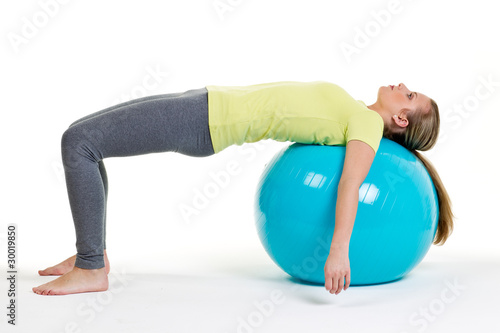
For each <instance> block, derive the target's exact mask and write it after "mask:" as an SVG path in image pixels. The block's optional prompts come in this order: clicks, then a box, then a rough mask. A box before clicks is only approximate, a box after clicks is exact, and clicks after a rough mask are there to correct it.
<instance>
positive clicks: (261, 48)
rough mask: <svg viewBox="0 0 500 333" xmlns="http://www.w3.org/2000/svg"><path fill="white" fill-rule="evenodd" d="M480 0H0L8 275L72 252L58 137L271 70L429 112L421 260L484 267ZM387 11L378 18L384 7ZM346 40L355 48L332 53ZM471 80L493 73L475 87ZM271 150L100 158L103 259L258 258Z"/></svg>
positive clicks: (498, 53)
mask: <svg viewBox="0 0 500 333" xmlns="http://www.w3.org/2000/svg"><path fill="white" fill-rule="evenodd" d="M47 3H51V4H52V5H50V6H48V5H43V4H47ZM217 3H219V4H225V6H228V7H226V11H224V10H223V9H221V8H222V7H219V9H218V10H217V9H216V7H215V6H214V4H217ZM394 3H395V4H396V5H392V4H394ZM54 4H57V7H55V6H54ZM221 6H222V5H221ZM394 6H395V7H394ZM44 8H45V9H44ZM394 8H396V9H395V10H394ZM495 8H496V6H495V5H494V2H492V1H488V0H476V1H467V2H465V1H454V2H452V1H431V0H419V1H417V0H414V1H410V0H400V1H399V2H391V1H389V0H384V1H380V0H377V1H368V0H365V1H327V0H310V1H295V0H286V1H285V0H280V1H264V0H241V1H236V0H232V1H229V0H222V1H219V2H217V1H213V0H196V1H194V0H192V1H153V0H146V1H118V0H114V1H68V2H67V3H65V4H62V3H59V2H54V1H48V0H45V1H43V0H42V1H40V2H38V1H31V0H29V1H22V2H21V1H18V2H9V4H8V5H7V4H5V3H3V4H2V5H1V8H0V22H2V23H1V27H2V35H1V36H2V39H1V42H0V48H1V54H2V61H1V63H0V69H1V70H0V73H1V80H0V84H1V87H0V88H1V92H2V93H1V95H2V98H0V109H1V112H2V118H1V123H0V125H1V130H0V142H1V153H2V158H1V163H0V168H1V172H0V177H1V188H2V192H1V199H2V200H1V202H2V205H1V207H2V209H1V211H0V212H1V213H0V214H1V215H0V216H1V218H0V235H2V243H1V244H2V245H1V246H2V248H3V249H5V242H4V241H5V231H6V228H7V224H8V223H16V224H17V226H18V231H19V248H18V250H19V263H20V267H21V271H22V274H26V276H34V275H35V274H36V270H37V269H39V268H44V267H46V266H49V265H52V264H55V263H57V262H59V261H61V260H62V259H64V258H66V257H68V256H70V255H72V254H74V253H75V247H74V243H75V236H74V229H73V224H72V219H71V212H70V208H69V203H68V199H67V194H66V188H65V182H64V178H63V173H62V169H61V166H62V165H61V157H60V139H61V135H62V133H63V132H64V130H65V129H66V128H67V127H68V126H69V124H70V123H71V122H73V121H75V120H77V119H78V118H80V117H83V116H85V115H87V114H89V113H92V112H95V111H98V110H101V109H103V108H106V107H108V106H111V105H113V104H116V103H117V102H121V101H124V100H127V99H130V98H133V97H142V96H145V95H153V94H161V93H169V92H181V91H184V90H188V89H194V88H201V87H203V86H205V85H210V84H219V85H248V84H257V83H265V82H273V81H282V80H296V81H315V80H326V81H330V82H334V83H336V84H339V85H340V86H342V87H343V88H344V89H346V90H347V91H348V92H349V93H350V94H351V95H352V96H353V97H355V98H356V99H361V100H363V101H365V102H366V103H367V104H368V103H373V102H374V101H375V99H376V93H377V89H378V87H379V86H381V85H388V84H398V83H400V82H403V83H405V84H406V85H407V86H408V87H409V89H411V90H414V91H418V92H422V93H424V94H426V95H428V96H430V97H432V98H433V99H435V100H436V101H437V103H438V105H439V107H440V110H441V124H442V125H441V133H442V136H441V139H440V140H439V141H438V143H437V146H436V147H435V148H434V149H433V150H432V151H430V152H429V153H426V155H427V156H428V157H429V158H430V159H431V161H432V162H433V164H434V165H435V166H436V168H437V170H438V172H439V174H440V175H441V178H442V180H443V182H444V184H445V186H446V187H447V189H448V191H449V194H450V197H451V200H452V202H453V208H454V213H455V215H456V217H457V218H456V221H455V222H456V227H455V231H454V233H453V235H452V237H451V238H450V239H449V241H448V242H447V243H446V244H445V245H444V246H443V247H436V246H433V247H432V248H431V250H430V251H429V254H428V256H427V257H426V258H425V259H424V261H428V262H430V261H442V260H444V261H446V260H447V259H446V258H455V259H456V260H460V259H459V258H469V259H471V260H472V261H475V260H477V261H481V260H484V259H485V258H491V259H493V260H496V262H498V259H499V253H500V251H499V248H500V242H498V235H499V232H500V226H499V222H500V219H499V217H498V211H497V209H498V199H499V194H498V189H499V188H500V177H499V174H498V157H497V152H498V148H497V145H496V142H497V141H498V139H497V136H498V130H497V127H498V124H499V121H500V116H499V112H500V108H499V106H500V65H499V59H500V46H499V43H498V38H497V37H498V32H499V31H500V23H498V22H499V21H498V13H497V11H496V9H495ZM388 9H391V10H392V12H393V13H392V14H390V15H389V16H387V15H385V16H384V15H383V14H382V12H383V11H385V13H387V10H388ZM45 12H48V13H49V14H50V15H49V14H44V13H45ZM377 20H379V21H378V23H377ZM31 25H33V26H31ZM33 27H34V28H33ZM360 31H365V32H367V33H368V37H365V38H362V37H360V36H361V34H360ZM347 44H349V45H351V47H353V48H354V47H356V48H357V51H356V53H352V54H350V55H346V54H345V53H344V52H343V51H342V46H344V47H346V46H345V45H347ZM152 71H156V72H157V74H156V76H155V78H156V79H152V78H154V77H152V76H150V75H151V74H150V73H151V72H152ZM158 73H159V74H158ZM144 80H147V82H148V83H149V84H147V85H146V87H144V82H145V81H144ZM488 80H489V81H491V82H493V84H492V85H491V86H488V87H486V86H484V83H483V82H484V81H488ZM488 89H490V90H488ZM477 94H479V95H477ZM477 97H479V98H477ZM285 145H286V144H284V143H276V142H262V143H259V144H254V145H245V146H244V147H240V148H238V147H235V146H233V147H231V148H228V149H226V150H225V151H223V152H221V153H220V154H217V155H214V156H211V157H207V158H193V157H187V156H183V155H178V154H175V153H166V154H149V155H143V156H135V157H128V158H110V159H107V160H105V161H104V162H105V164H106V167H107V171H108V177H109V182H110V188H109V201H108V228H107V230H108V237H107V244H108V253H109V255H110V259H111V261H112V265H116V266H117V267H126V269H127V271H128V272H141V273H145V272H146V273H162V274H168V273H169V272H171V271H172V270H183V272H184V273H186V272H192V274H197V273H202V272H208V271H212V272H215V273H214V274H216V273H217V272H219V273H220V272H222V271H224V270H231V268H230V267H239V268H240V269H241V272H245V267H246V265H247V263H249V262H251V263H254V264H256V265H258V264H259V263H270V259H269V258H268V257H267V254H266V253H265V252H264V250H263V249H262V246H261V244H260V242H259V240H258V238H257V235H256V232H255V227H254V218H253V203H254V194H255V189H256V185H257V181H258V179H259V177H260V174H261V172H262V170H263V168H264V166H265V164H266V163H267V162H268V161H269V160H270V159H271V157H272V156H273V155H274V154H275V152H277V151H278V150H280V149H281V148H282V147H284V146H285ZM241 148H243V150H242V149H241ZM231 163H236V164H237V165H238V170H239V173H238V174H237V175H234V176H232V177H231V179H230V183H229V185H228V186H226V187H224V188H222V189H221V191H220V193H219V194H218V195H217V196H215V197H214V198H212V199H210V202H209V204H208V207H206V208H204V209H201V210H200V211H199V214H198V215H196V216H192V217H191V218H190V219H187V218H185V217H183V215H182V214H181V213H180V207H181V206H182V205H192V201H193V199H194V197H195V193H196V191H197V190H200V191H202V190H203V188H204V187H205V186H207V184H209V183H210V182H213V180H212V178H211V177H210V173H211V172H220V171H221V170H225V169H226V168H227V167H228V165H230V164H231ZM2 251H5V250H2ZM1 257H3V255H1V254H0V258H1ZM1 267H2V268H3V267H5V266H4V260H2V266H1ZM476 273H477V279H478V281H477V282H478V283H481V272H476ZM22 274H21V276H22ZM242 274H243V273H242ZM44 281H45V280H44ZM39 282H40V283H42V282H43V281H41V280H40V281H39ZM2 293H3V292H2ZM2 316H3V314H2ZM24 316H25V319H24V320H27V319H26V318H27V317H28V315H27V314H24Z"/></svg>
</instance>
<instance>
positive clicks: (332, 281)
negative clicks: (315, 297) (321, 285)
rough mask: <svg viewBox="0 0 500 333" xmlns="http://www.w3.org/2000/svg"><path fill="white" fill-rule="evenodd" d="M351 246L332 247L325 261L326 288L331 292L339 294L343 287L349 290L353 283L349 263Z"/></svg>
mask: <svg viewBox="0 0 500 333" xmlns="http://www.w3.org/2000/svg"><path fill="white" fill-rule="evenodd" d="M348 252H349V248H348V247H345V246H339V247H332V248H331V249H330V254H329V255H328V258H327V259H326V263H325V288H326V290H328V291H329V292H330V294H333V293H335V295H338V294H339V293H340V292H341V291H342V289H344V290H347V288H349V284H350V283H351V267H350V264H349V253H348ZM344 279H345V283H344Z"/></svg>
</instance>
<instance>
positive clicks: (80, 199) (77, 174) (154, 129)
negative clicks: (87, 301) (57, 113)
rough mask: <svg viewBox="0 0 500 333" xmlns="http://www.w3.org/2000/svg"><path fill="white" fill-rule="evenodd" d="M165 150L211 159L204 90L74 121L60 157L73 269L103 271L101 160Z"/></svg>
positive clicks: (104, 195) (115, 108)
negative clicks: (73, 242) (73, 244)
mask: <svg viewBox="0 0 500 333" xmlns="http://www.w3.org/2000/svg"><path fill="white" fill-rule="evenodd" d="M167 151H173V152H179V153H182V154H185V155H189V156H199V157H201V156H209V155H212V154H214V150H213V146H212V140H211V138H210V131H209V128H208V93H207V90H206V89H205V88H202V89H196V90H189V91H186V92H184V93H177V94H164V95H155V96H149V97H144V98H139V99H135V100H132V101H129V102H125V103H121V104H118V105H115V106H112V107H110V108H107V109H104V110H102V111H99V112H95V113H92V114H90V115H88V116H86V117H83V118H81V119H79V120H77V121H75V122H74V123H72V124H71V125H70V126H69V128H68V129H67V130H66V131H65V132H64V134H63V135H62V139H61V153H62V161H63V166H64V173H65V177H66V186H67V190H68V198H69V203H70V206H71V214H72V216H73V222H74V224H75V232H76V250H77V255H76V262H75V266H76V267H79V268H85V269H96V268H102V267H104V256H103V255H104V249H105V248H106V201H107V196H108V180H107V176H106V169H105V168H104V163H103V161H102V160H103V159H104V158H106V157H123V156H134V155H143V154H149V153H160V152H167Z"/></svg>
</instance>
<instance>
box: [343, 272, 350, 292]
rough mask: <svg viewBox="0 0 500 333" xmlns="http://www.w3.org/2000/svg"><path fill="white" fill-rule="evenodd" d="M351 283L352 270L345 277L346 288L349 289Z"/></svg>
mask: <svg viewBox="0 0 500 333" xmlns="http://www.w3.org/2000/svg"><path fill="white" fill-rule="evenodd" d="M350 285H351V272H348V273H347V275H346V277H345V286H344V290H347V288H349V286H350Z"/></svg>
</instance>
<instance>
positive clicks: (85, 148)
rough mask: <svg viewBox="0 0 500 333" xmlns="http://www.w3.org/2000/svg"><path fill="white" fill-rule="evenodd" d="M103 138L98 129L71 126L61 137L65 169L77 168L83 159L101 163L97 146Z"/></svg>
mask: <svg viewBox="0 0 500 333" xmlns="http://www.w3.org/2000/svg"><path fill="white" fill-rule="evenodd" d="M101 137H102V133H100V131H99V130H96V129H89V128H86V127H85V126H78V125H75V126H70V127H69V128H67V129H66V130H65V131H64V133H63V134H62V137H61V155H62V160H63V165H64V167H65V168H70V169H73V168H77V167H78V166H79V165H80V164H81V161H82V159H87V160H92V161H94V162H99V161H100V160H101V158H99V154H98V152H97V150H96V149H95V144H96V143H97V142H98V141H99V139H100V138H101Z"/></svg>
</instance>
